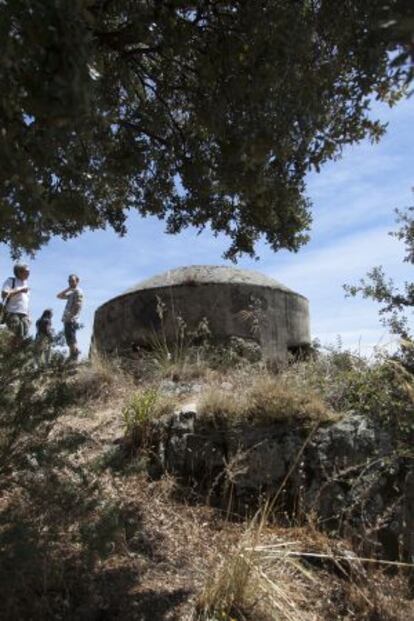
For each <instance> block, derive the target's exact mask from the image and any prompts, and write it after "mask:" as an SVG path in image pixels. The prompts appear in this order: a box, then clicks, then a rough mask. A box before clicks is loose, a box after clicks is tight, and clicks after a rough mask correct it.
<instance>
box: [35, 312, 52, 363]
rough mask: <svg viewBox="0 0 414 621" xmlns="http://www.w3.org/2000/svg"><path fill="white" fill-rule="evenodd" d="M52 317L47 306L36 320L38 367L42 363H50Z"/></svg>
mask: <svg viewBox="0 0 414 621" xmlns="http://www.w3.org/2000/svg"><path fill="white" fill-rule="evenodd" d="M52 317H53V311H52V309H51V308H47V309H46V310H45V311H43V313H42V316H41V317H40V318H39V319H38V320H37V321H36V339H35V355H36V362H37V366H38V367H40V366H41V365H42V363H44V364H45V366H49V363H50V355H51V353H52V343H53V329H52Z"/></svg>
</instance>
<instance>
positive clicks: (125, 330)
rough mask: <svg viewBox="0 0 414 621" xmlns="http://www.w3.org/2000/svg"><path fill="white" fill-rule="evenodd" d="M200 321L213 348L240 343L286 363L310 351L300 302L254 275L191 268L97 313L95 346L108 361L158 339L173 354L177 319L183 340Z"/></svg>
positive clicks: (254, 353) (306, 311)
mask: <svg viewBox="0 0 414 621" xmlns="http://www.w3.org/2000/svg"><path fill="white" fill-rule="evenodd" d="M159 301H161V302H162V304H163V305H164V311H163V313H161V314H162V317H160V312H159V306H158V311H157V305H158V304H159ZM204 318H206V319H207V321H208V327H209V329H210V332H211V335H212V339H213V340H214V341H215V342H218V343H227V342H228V341H229V340H230V339H231V338H233V339H239V340H238V341H237V342H238V343H241V344H242V345H243V347H245V348H246V347H247V350H248V353H249V355H251V356H253V357H257V355H258V353H259V355H260V354H261V353H262V354H263V355H264V356H265V357H267V358H274V359H283V358H285V357H286V356H287V353H288V351H289V350H292V351H295V350H297V349H298V348H301V347H306V346H309V345H310V331H309V309H308V301H307V299H306V298H305V297H304V296H302V295H300V294H298V293H295V292H294V291H291V290H290V289H288V288H287V287H285V286H284V285H282V284H281V283H279V282H277V281H276V280H273V279H272V278H269V277H268V276H265V275H263V274H259V273H258V272H252V271H247V270H240V269H236V268H232V267H222V266H221V267H220V266H218V267H216V266H192V267H185V268H179V269H177V270H170V271H168V272H165V273H164V274H161V275H158V276H155V277H153V278H151V279H149V280H146V281H144V282H143V283H140V284H138V285H136V286H134V287H132V288H131V289H129V290H128V291H126V292H125V293H124V294H122V295H120V296H118V297H116V298H113V299H112V300H109V301H108V302H106V303H105V304H103V305H102V306H101V307H99V308H98V309H97V311H96V313H95V320H94V330H93V346H94V348H96V349H97V350H98V351H101V352H105V353H109V354H110V353H119V352H122V351H123V350H134V349H135V350H136V349H138V350H139V348H144V349H145V348H146V349H151V348H152V347H154V340H155V341H156V340H157V339H158V341H159V340H160V339H161V340H162V341H164V340H165V341H166V342H167V343H168V346H169V347H174V345H175V344H176V341H177V327H178V324H179V322H180V321H181V320H183V321H184V322H185V324H186V331H187V334H188V333H189V332H191V331H193V332H194V331H195V330H196V329H197V326H199V325H200V323H201V322H202V321H203V320H204ZM180 325H182V324H180ZM154 335H156V336H154ZM249 343H251V345H250V346H249ZM246 344H247V345H246ZM257 344H259V346H260V347H259V350H257ZM255 348H256V349H255Z"/></svg>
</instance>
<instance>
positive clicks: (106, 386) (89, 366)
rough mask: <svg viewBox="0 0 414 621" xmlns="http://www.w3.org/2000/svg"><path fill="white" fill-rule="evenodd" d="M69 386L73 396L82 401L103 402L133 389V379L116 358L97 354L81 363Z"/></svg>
mask: <svg viewBox="0 0 414 621" xmlns="http://www.w3.org/2000/svg"><path fill="white" fill-rule="evenodd" d="M69 387H70V390H71V392H72V395H73V398H74V399H75V400H76V401H78V402H80V403H88V402H91V401H93V402H96V401H98V402H101V403H102V402H105V401H108V400H109V399H110V398H112V397H121V396H122V395H123V394H126V393H127V392H129V391H131V390H132V388H133V381H132V377H131V376H130V375H128V374H127V373H125V372H124V371H123V370H122V369H121V366H120V365H119V364H118V361H117V360H116V359H109V358H105V357H103V356H99V355H96V354H95V355H94V356H93V357H92V358H91V360H90V361H88V362H86V363H85V364H81V365H79V367H78V368H77V370H76V374H75V376H74V377H73V379H72V381H71V382H70V384H69Z"/></svg>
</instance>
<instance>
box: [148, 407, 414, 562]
mask: <svg viewBox="0 0 414 621" xmlns="http://www.w3.org/2000/svg"><path fill="white" fill-rule="evenodd" d="M155 448H156V451H155V452H156V455H157V459H158V464H159V465H160V466H161V468H162V469H163V470H167V471H169V472H171V473H173V474H174V475H176V476H178V477H181V478H182V479H183V480H185V481H187V482H188V483H191V484H192V485H193V486H194V487H196V488H197V490H198V491H199V492H200V493H205V494H208V496H209V498H210V499H211V500H212V502H215V503H217V504H221V505H222V506H225V507H228V506H229V502H231V504H232V507H231V508H232V511H233V512H236V513H241V514H243V515H244V514H245V513H246V512H248V511H249V510H252V509H255V508H256V507H257V506H258V504H259V502H260V500H261V499H262V498H263V497H266V498H270V499H273V501H274V511H275V512H278V513H279V514H283V515H287V516H289V517H290V518H295V519H296V520H301V521H304V520H306V519H313V520H316V521H317V522H318V524H319V525H320V526H322V527H324V528H327V529H329V530H331V531H336V532H341V533H345V534H346V535H348V536H351V537H352V538H353V539H354V540H357V541H359V542H360V543H361V549H366V548H367V547H370V548H371V549H372V548H374V549H377V551H378V553H379V554H380V555H381V556H382V557H385V558H388V559H395V558H400V557H401V553H402V551H404V554H405V557H406V559H407V560H409V559H411V560H412V559H413V558H414V534H413V515H414V510H413V498H414V473H413V472H410V469H409V466H410V464H409V462H408V460H407V459H406V458H404V457H401V456H399V454H398V452H397V451H395V449H394V447H393V442H392V435H391V433H390V432H389V431H387V429H385V428H383V427H382V426H381V425H380V424H379V423H378V421H377V422H374V420H373V419H372V418H369V419H368V418H367V417H364V416H361V415H359V414H357V413H349V414H348V415H347V416H345V417H343V418H342V419H340V420H337V421H334V422H330V423H323V424H321V425H316V424H314V423H312V422H303V421H294V420H284V421H280V420H279V421H275V422H273V423H272V424H266V425H261V424H260V423H255V424H252V423H251V422H249V423H247V422H246V423H240V424H231V425H230V424H229V423H228V422H226V421H225V420H222V421H218V420H217V419H214V418H213V417H211V418H210V417H208V416H205V415H204V416H200V415H198V414H197V408H196V405H195V404H189V405H188V406H187V407H186V408H183V409H182V410H181V411H180V412H177V413H175V414H174V415H172V416H169V417H166V418H163V419H162V420H160V421H158V423H157V428H156V430H155Z"/></svg>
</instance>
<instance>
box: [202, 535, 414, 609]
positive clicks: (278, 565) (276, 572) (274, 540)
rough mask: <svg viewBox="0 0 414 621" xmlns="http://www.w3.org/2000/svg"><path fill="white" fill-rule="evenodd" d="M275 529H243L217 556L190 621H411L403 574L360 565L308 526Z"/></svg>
mask: <svg viewBox="0 0 414 621" xmlns="http://www.w3.org/2000/svg"><path fill="white" fill-rule="evenodd" d="M275 530H276V532H277V531H278V529H277V528H276V529H273V530H272V529H270V528H266V527H264V524H263V523H262V524H261V525H259V526H257V527H256V526H253V527H251V528H248V529H247V531H246V533H245V534H243V535H242V537H241V538H240V541H239V542H238V544H237V545H235V546H234V547H233V548H232V550H231V551H230V552H229V551H228V550H221V551H220V552H219V553H218V554H217V559H216V566H215V567H210V573H209V575H208V576H207V577H206V580H205V584H204V587H203V589H202V590H201V592H200V593H199V595H198V597H197V600H196V603H195V608H194V611H193V616H192V619H194V620H195V621H220V620H223V621H331V620H332V619H338V620H340V619H341V620H342V619H343V620H344V621H351V620H358V621H363V620H366V621H413V619H414V612H413V610H412V606H411V603H410V600H409V593H408V588H407V581H406V578H407V573H405V575H404V574H395V573H394V574H393V575H390V574H389V573H387V572H386V571H384V569H383V568H381V567H380V566H372V565H368V566H366V564H365V563H364V561H365V560H366V559H359V558H358V557H357V556H356V555H355V554H353V552H352V550H351V549H350V548H349V547H347V544H346V542H341V541H335V540H331V539H329V537H327V536H326V535H322V534H321V533H318V532H315V531H312V530H309V529H293V528H292V529H285V530H282V529H279V532H278V533H277V535H276V537H275V535H274V531H275ZM307 549H310V550H312V552H309V553H308V552H306V550H307ZM405 572H406V569H405Z"/></svg>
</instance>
